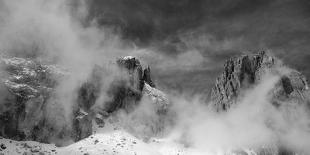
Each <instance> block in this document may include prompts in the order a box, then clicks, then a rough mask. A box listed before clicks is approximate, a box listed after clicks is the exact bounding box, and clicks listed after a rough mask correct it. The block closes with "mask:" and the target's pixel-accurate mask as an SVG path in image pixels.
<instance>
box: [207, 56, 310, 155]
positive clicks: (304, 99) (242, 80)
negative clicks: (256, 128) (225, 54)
mask: <svg viewBox="0 0 310 155" xmlns="http://www.w3.org/2000/svg"><path fill="white" fill-rule="evenodd" d="M266 75H270V76H274V77H278V78H279V80H278V81H277V82H276V84H275V85H274V86H273V85H271V86H272V88H271V90H270V91H269V92H268V95H267V96H268V97H269V96H270V98H268V100H270V104H271V105H272V106H273V107H274V108H275V109H276V110H278V111H280V113H281V115H282V116H283V119H284V120H283V121H286V122H290V123H291V126H293V125H294V124H295V122H298V120H301V119H303V118H299V116H300V115H301V114H300V115H298V113H299V111H298V108H299V107H305V108H306V109H303V110H305V111H307V110H309V103H310V102H309V101H310V100H309V99H310V98H309V97H310V92H309V87H308V82H307V80H306V78H305V76H303V75H302V74H301V73H300V72H298V71H296V70H294V69H291V68H288V67H287V66H285V65H283V64H282V62H281V61H280V60H278V59H277V58H275V57H273V56H271V55H269V54H267V53H266V52H264V51H263V52H259V53H258V54H253V55H242V56H239V57H234V58H231V59H229V60H227V61H226V63H225V64H224V71H223V73H222V74H221V75H220V76H219V77H218V78H217V80H216V83H215V85H214V87H213V88H212V92H211V100H212V102H211V105H210V107H211V108H212V109H215V110H216V111H217V112H220V113H221V112H228V111H230V110H231V109H232V108H234V107H237V106H239V105H238V104H239V103H240V102H241V100H242V99H243V97H244V94H246V93H247V91H248V90H251V89H253V87H255V86H257V85H258V84H259V83H261V82H263V80H264V78H266ZM267 87H268V86H267ZM253 100H255V99H253ZM250 102H255V101H252V100H251V101H250ZM260 104H264V103H260ZM269 108H270V107H269ZM257 110H258V109H257ZM262 117H263V116H262ZM270 119H272V118H270ZM265 121H266V122H265V123H266V124H265V125H266V126H267V127H268V128H270V130H274V132H280V133H282V134H283V133H284V134H285V133H286V132H287V131H286V129H281V130H280V131H279V129H277V127H275V126H276V125H274V124H273V123H272V122H273V121H272V120H268V119H267V120H265ZM286 134H287V133H286ZM279 135H281V134H279ZM278 138H279V139H281V138H282V137H278ZM276 141H277V140H276ZM255 153H256V154H298V153H296V152H294V151H292V150H290V149H288V148H287V146H283V144H281V142H276V143H275V144H272V145H271V146H264V147H262V148H261V149H258V150H256V151H255Z"/></svg>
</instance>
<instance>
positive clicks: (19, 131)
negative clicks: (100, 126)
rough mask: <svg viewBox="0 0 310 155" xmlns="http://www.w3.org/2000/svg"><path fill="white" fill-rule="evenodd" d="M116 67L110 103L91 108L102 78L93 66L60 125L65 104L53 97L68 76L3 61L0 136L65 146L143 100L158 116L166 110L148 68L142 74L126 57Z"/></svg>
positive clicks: (35, 64)
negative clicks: (148, 100) (150, 102)
mask: <svg viewBox="0 0 310 155" xmlns="http://www.w3.org/2000/svg"><path fill="white" fill-rule="evenodd" d="M117 66H118V67H119V68H120V70H122V71H124V72H125V73H124V74H122V75H121V76H122V77H121V78H115V80H114V81H112V82H111V84H110V85H109V88H108V91H107V92H108V93H107V95H108V96H109V98H110V99H111V100H108V101H104V103H99V105H100V106H99V107H98V106H94V105H95V103H96V102H97V99H98V97H99V96H100V95H101V94H100V93H102V92H101V88H100V87H101V83H100V82H101V80H102V78H104V77H103V76H105V75H104V74H105V71H104V69H103V68H102V67H100V66H95V67H94V69H93V71H92V74H91V76H90V77H89V78H88V79H87V80H86V81H85V82H84V83H82V84H81V86H80V88H78V90H77V91H76V93H77V99H76V104H75V105H73V106H72V109H71V112H70V114H71V113H72V116H70V117H69V119H70V120H69V123H68V122H65V121H64V120H65V119H66V116H65V115H66V113H65V112H64V109H63V107H62V104H65V103H59V102H62V101H61V100H58V99H57V92H56V91H57V87H58V86H59V84H60V82H59V81H61V80H63V79H65V78H68V77H69V76H71V75H70V71H68V70H66V69H64V68H61V67H59V66H57V65H51V64H45V63H44V62H40V61H36V60H32V59H25V58H17V57H11V58H5V57H2V58H1V67H2V72H1V80H2V83H1V87H0V88H1V93H2V94H3V95H2V98H1V101H2V102H3V103H2V104H0V106H1V108H0V124H1V126H0V136H1V137H4V138H9V139H14V140H19V141H24V140H30V141H37V142H43V143H56V144H57V145H66V144H68V143H69V144H70V143H72V141H79V140H81V139H84V138H86V137H88V136H90V135H91V134H92V133H93V121H96V122H97V123H104V118H106V117H108V116H109V115H111V114H113V113H115V112H116V111H118V110H119V109H124V110H127V111H130V110H132V109H133V108H134V106H135V105H137V104H138V103H139V101H140V100H141V99H142V97H144V96H150V97H151V98H152V99H153V100H156V101H154V102H156V103H157V102H158V103H160V104H161V108H159V111H160V110H164V109H165V108H167V107H166V104H167V103H168V102H167V101H166V99H165V97H164V96H163V95H162V94H159V93H158V92H160V91H158V90H156V89H155V88H154V87H155V85H154V83H153V82H152V79H151V75H150V68H149V67H147V68H145V69H144V70H143V68H142V66H141V64H140V62H139V60H137V59H136V58H134V57H130V56H129V57H124V58H120V59H118V60H117ZM124 76H125V78H124ZM101 105H103V106H101ZM164 106H165V107H164ZM63 141H68V142H66V143H63ZM70 141H71V142H70Z"/></svg>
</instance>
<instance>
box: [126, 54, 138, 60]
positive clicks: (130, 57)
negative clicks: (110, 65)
mask: <svg viewBox="0 0 310 155" xmlns="http://www.w3.org/2000/svg"><path fill="white" fill-rule="evenodd" d="M133 58H135V57H133V56H130V55H129V56H124V57H123V60H130V59H133Z"/></svg>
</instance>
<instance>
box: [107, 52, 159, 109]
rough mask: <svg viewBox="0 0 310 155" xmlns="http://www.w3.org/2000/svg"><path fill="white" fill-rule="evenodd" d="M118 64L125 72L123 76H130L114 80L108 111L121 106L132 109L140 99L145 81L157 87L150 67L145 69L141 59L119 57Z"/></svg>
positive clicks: (108, 93)
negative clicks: (152, 78)
mask: <svg viewBox="0 0 310 155" xmlns="http://www.w3.org/2000/svg"><path fill="white" fill-rule="evenodd" d="M117 64H118V66H119V67H120V70H121V72H123V73H124V74H123V75H122V76H124V77H128V78H125V79H124V78H117V79H116V80H115V81H113V82H112V84H111V86H110V89H109V90H108V92H107V95H108V96H110V98H111V101H109V102H108V103H105V105H106V107H105V110H106V111H107V112H108V113H112V112H114V111H116V110H117V109H119V108H123V109H126V110H130V109H132V108H133V107H134V106H135V105H136V104H137V103H138V102H139V101H140V99H141V97H142V90H143V88H144V85H145V83H146V84H149V85H150V86H152V87H155V85H154V84H153V82H152V80H151V75H150V68H149V67H147V68H146V69H144V71H143V68H142V66H141V64H140V61H139V60H138V59H136V58H135V57H131V56H126V57H124V58H121V59H118V60H117Z"/></svg>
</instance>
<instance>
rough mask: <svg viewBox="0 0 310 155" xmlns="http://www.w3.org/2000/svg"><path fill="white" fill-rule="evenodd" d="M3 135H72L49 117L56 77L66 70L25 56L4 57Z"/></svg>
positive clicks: (43, 137) (28, 137) (0, 127)
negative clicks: (57, 125)
mask: <svg viewBox="0 0 310 155" xmlns="http://www.w3.org/2000/svg"><path fill="white" fill-rule="evenodd" d="M1 67H2V69H1V70H2V72H1V80H2V83H1V87H0V88H1V95H2V97H1V104H0V106H1V107H0V124H1V125H0V136H3V137H7V138H12V139H16V140H36V141H40V142H49V141H50V139H49V137H51V136H54V137H70V136H71V135H70V134H68V133H70V132H67V130H70V129H66V128H63V129H60V128H56V127H55V126H53V125H52V124H51V120H50V118H49V116H47V115H48V114H47V113H48V111H47V107H48V106H50V105H48V104H51V103H49V99H50V98H52V96H53V90H54V88H55V87H56V86H57V84H58V82H57V79H60V78H62V77H64V76H65V75H66V72H65V71H64V70H62V69H61V68H59V67H57V66H52V65H46V64H41V63H39V62H36V61H32V60H28V59H23V58H9V59H6V58H2V59H1Z"/></svg>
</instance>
